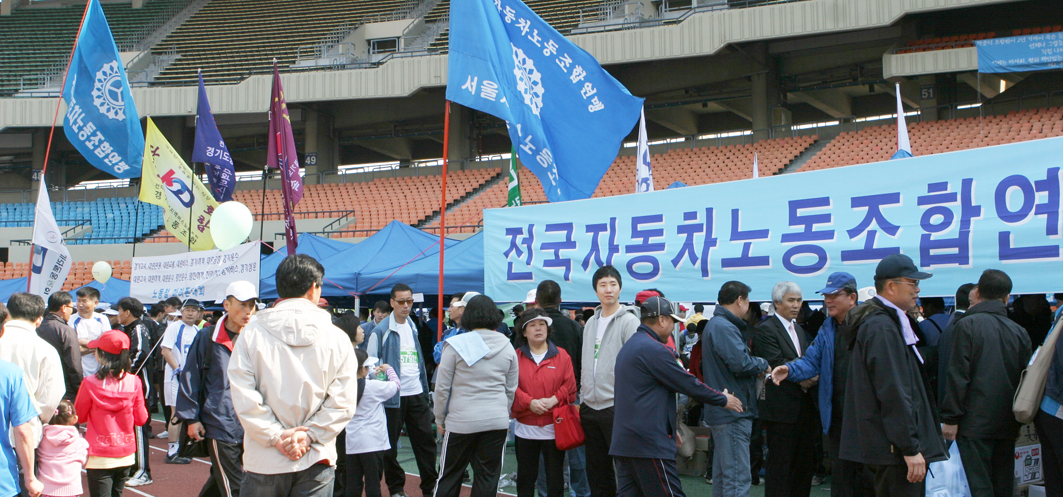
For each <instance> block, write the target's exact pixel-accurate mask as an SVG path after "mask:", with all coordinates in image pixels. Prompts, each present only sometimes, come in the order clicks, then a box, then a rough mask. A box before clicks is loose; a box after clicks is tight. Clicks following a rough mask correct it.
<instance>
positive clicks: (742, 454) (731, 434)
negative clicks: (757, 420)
mask: <svg viewBox="0 0 1063 497" xmlns="http://www.w3.org/2000/svg"><path fill="white" fill-rule="evenodd" d="M709 428H710V429H712V439H713V442H714V444H715V451H714V452H713V456H712V496H713V497H748V496H749V485H750V484H751V483H752V481H751V477H750V474H749V437H750V434H751V433H752V430H753V420H752V419H750V418H743V419H739V420H735V421H732V422H730V423H728V424H725V425H712V426H709Z"/></svg>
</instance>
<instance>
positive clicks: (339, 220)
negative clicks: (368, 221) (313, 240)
mask: <svg viewBox="0 0 1063 497" xmlns="http://www.w3.org/2000/svg"><path fill="white" fill-rule="evenodd" d="M353 217H354V211H347V213H346V214H344V215H342V216H340V217H338V218H336V220H335V221H332V222H331V223H328V224H326V225H325V227H324V228H321V231H331V230H332V228H334V227H336V226H339V225H340V224H343V223H346V222H349V221H350V219H351V218H353Z"/></svg>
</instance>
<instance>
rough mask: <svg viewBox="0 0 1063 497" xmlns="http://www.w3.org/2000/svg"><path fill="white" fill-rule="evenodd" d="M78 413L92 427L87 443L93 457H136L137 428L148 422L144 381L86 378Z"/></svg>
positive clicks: (76, 403)
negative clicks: (135, 430) (134, 454)
mask: <svg viewBox="0 0 1063 497" xmlns="http://www.w3.org/2000/svg"><path fill="white" fill-rule="evenodd" d="M74 411H75V412H77V413H78V416H79V417H80V418H81V419H82V420H84V421H85V424H87V425H88V430H87V431H86V432H85V440H87V441H88V442H89V455H90V456H97V457H112V458H118V457H128V456H130V455H132V454H133V453H134V452H136V450H137V441H136V437H134V436H133V427H134V426H142V425H143V424H144V423H146V422H147V421H148V410H147V409H145V408H144V391H143V387H142V386H141V382H140V378H137V377H136V376H133V375H131V374H123V375H122V378H121V379H117V380H116V379H114V378H111V377H107V378H106V379H103V380H101V379H99V378H97V377H96V375H92V376H87V377H85V379H84V380H83V381H82V382H81V390H79V391H78V396H77V400H75V401H74Z"/></svg>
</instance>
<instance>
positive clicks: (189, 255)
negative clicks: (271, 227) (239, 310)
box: [129, 241, 260, 304]
mask: <svg viewBox="0 0 1063 497" xmlns="http://www.w3.org/2000/svg"><path fill="white" fill-rule="evenodd" d="M258 243H259V242H257V241H254V242H249V243H245V244H243V245H240V246H238V247H236V248H232V249H229V250H204V251H199V252H186V253H182V254H174V255H162V256H155V257H134V258H133V268H132V272H131V274H130V285H129V293H130V296H131V297H133V298H136V299H139V300H140V301H141V302H144V303H145V304H148V303H154V302H158V301H160V300H166V299H168V298H170V297H175V296H176V297H178V298H180V299H189V298H191V299H196V300H201V301H215V302H221V301H222V300H223V299H224V298H225V289H226V288H227V287H228V286H229V283H232V282H234V281H240V280H245V281H250V282H251V283H253V284H254V285H255V289H256V290H257V289H258V270H259V259H260V253H259V249H258Z"/></svg>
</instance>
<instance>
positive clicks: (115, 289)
mask: <svg viewBox="0 0 1063 497" xmlns="http://www.w3.org/2000/svg"><path fill="white" fill-rule="evenodd" d="M85 286H90V287H92V288H95V289H97V290H99V291H100V302H106V303H108V304H111V305H112V306H113V305H115V304H117V303H118V301H119V300H121V299H123V298H126V297H128V296H129V282H128V281H125V280H120V279H118V278H111V279H109V280H107V283H100V282H99V281H96V280H93V281H92V282H90V283H89V284H88V285H85ZM81 288H85V287H80V288H77V289H75V290H72V291H71V292H70V294H71V295H74V294H75V292H77V291H78V290H80V289H81ZM154 303H155V302H142V304H144V305H145V306H147V307H151V304H154Z"/></svg>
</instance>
